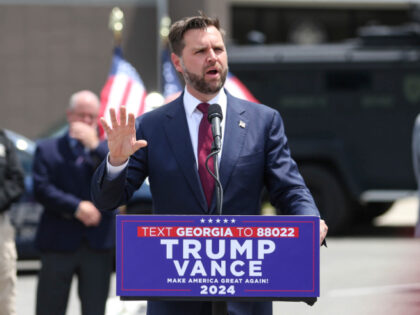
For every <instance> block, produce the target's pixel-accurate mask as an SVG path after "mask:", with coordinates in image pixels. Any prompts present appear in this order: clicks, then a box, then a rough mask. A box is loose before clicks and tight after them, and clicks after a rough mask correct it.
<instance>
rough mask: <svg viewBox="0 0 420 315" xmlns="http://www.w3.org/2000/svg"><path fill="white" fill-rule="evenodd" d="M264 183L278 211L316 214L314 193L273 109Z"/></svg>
mask: <svg viewBox="0 0 420 315" xmlns="http://www.w3.org/2000/svg"><path fill="white" fill-rule="evenodd" d="M265 151H266V152H265V156H266V163H265V184H266V187H267V189H268V192H269V195H270V201H271V203H272V205H273V206H274V207H275V208H276V209H277V211H278V212H279V214H292V215H317V216H319V211H318V209H317V207H316V205H315V202H314V200H313V198H312V195H311V193H310V192H309V190H308V188H307V187H306V185H305V182H304V180H303V178H302V176H301V175H300V173H299V170H298V168H297V165H296V162H295V161H294V160H293V159H292V157H291V155H290V150H289V146H288V142H287V138H286V135H285V132H284V125H283V121H282V119H281V117H280V114H279V113H278V112H277V111H274V112H273V116H272V120H271V123H270V124H269V127H268V132H267V137H266V146H265Z"/></svg>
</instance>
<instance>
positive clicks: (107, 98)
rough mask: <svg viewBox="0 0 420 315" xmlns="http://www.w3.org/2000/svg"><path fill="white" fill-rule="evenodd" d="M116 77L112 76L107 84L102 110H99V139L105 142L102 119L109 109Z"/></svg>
mask: <svg viewBox="0 0 420 315" xmlns="http://www.w3.org/2000/svg"><path fill="white" fill-rule="evenodd" d="M114 78H115V76H110V77H109V78H108V80H107V81H106V83H105V86H104V87H103V89H102V91H101V108H100V109H99V116H98V127H99V137H100V138H101V139H102V140H103V139H105V130H104V128H103V127H102V124H101V121H100V118H101V117H104V116H105V113H106V111H107V110H109V109H108V100H109V94H110V93H111V89H112V85H113V84H114Z"/></svg>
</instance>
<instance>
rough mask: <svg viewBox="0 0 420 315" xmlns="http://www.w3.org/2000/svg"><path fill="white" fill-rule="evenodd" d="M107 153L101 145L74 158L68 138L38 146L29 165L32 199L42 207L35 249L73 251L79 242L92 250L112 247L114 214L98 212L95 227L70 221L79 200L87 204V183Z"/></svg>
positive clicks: (42, 143) (66, 136)
mask: <svg viewBox="0 0 420 315" xmlns="http://www.w3.org/2000/svg"><path fill="white" fill-rule="evenodd" d="M107 152H108V148H107V144H106V143H101V144H100V145H99V146H98V148H97V149H96V150H94V151H93V152H92V153H91V154H89V155H88V156H83V155H78V154H77V153H75V149H74V148H72V147H71V146H70V141H69V137H68V134H65V135H64V136H62V137H60V138H54V139H46V140H42V141H40V142H38V144H37V149H36V152H35V158H34V165H33V180H34V193H35V198H36V199H37V200H38V201H39V202H40V203H41V204H42V205H43V206H44V212H43V214H42V216H41V221H40V223H39V225H38V230H37V235H36V246H37V247H38V248H39V249H40V250H43V251H73V250H76V249H77V248H79V246H80V245H81V242H82V241H83V240H85V241H87V242H88V244H89V246H90V247H91V248H94V249H109V248H112V247H113V246H114V242H115V241H114V239H115V238H114V231H115V213H114V212H102V213H101V214H102V219H101V222H100V224H99V225H98V226H96V227H86V226H85V225H84V224H83V223H81V222H80V221H79V220H78V219H76V218H75V217H74V213H75V211H76V209H77V207H78V205H79V203H80V201H82V200H90V181H91V179H92V176H93V173H94V171H95V168H96V167H97V165H98V164H99V163H100V161H102V160H103V159H104V157H105V156H106V154H107Z"/></svg>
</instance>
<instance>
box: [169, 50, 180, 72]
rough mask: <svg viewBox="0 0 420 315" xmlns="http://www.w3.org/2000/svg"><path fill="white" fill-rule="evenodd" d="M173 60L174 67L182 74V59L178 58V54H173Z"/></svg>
mask: <svg viewBox="0 0 420 315" xmlns="http://www.w3.org/2000/svg"><path fill="white" fill-rule="evenodd" d="M171 60H172V63H173V65H174V67H175V69H176V71H178V72H180V73H182V67H181V58H180V57H178V56H177V55H176V54H174V53H171Z"/></svg>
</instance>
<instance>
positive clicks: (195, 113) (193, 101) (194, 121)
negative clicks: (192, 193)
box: [106, 87, 227, 180]
mask: <svg viewBox="0 0 420 315" xmlns="http://www.w3.org/2000/svg"><path fill="white" fill-rule="evenodd" d="M183 101H184V109H185V115H186V118H187V124H188V130H189V133H190V139H191V144H192V148H193V152H194V156H195V160H196V162H197V168H198V152H197V150H198V149H197V147H198V129H199V127H200V122H201V119H202V118H203V113H202V112H201V111H200V110H198V109H197V106H198V105H199V104H200V103H203V102H202V101H200V100H198V99H197V98H195V97H194V96H192V95H191V94H190V93H189V92H188V90H187V88H186V87H185V88H184V96H183ZM207 103H208V104H210V105H211V104H219V105H220V107H221V109H222V114H223V120H222V122H221V127H222V141H221V144H222V148H223V139H224V134H225V120H226V106H227V97H226V93H225V91H224V89H221V90H220V91H219V93H218V94H217V95H216V96H215V97H214V98H212V99H211V100H210V101H208V102H207ZM163 106H165V105H163ZM140 150H141V149H140ZM108 154H109V153H108ZM221 154H222V151H221V152H220V153H219V154H218V159H219V161H220V156H221ZM106 160H107V176H108V179H111V180H112V179H114V178H115V177H117V176H118V175H119V173H120V172H122V171H123V170H124V168H125V167H126V166H127V164H128V160H127V162H126V163H124V164H123V165H120V166H113V165H111V164H110V163H109V159H108V157H107V159H106Z"/></svg>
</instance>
